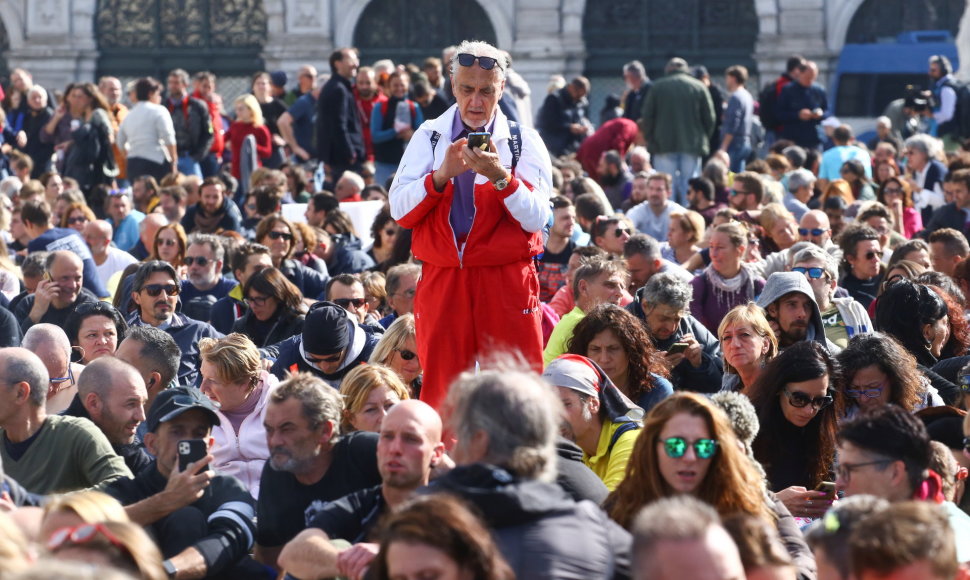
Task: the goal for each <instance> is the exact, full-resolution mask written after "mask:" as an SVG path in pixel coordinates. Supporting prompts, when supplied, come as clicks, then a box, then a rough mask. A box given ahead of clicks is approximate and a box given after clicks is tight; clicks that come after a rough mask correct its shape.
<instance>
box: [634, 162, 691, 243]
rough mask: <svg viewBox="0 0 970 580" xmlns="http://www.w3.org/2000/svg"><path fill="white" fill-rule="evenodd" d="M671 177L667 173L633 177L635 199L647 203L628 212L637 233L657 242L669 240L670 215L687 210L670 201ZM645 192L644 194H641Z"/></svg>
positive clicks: (644, 174) (641, 174)
mask: <svg viewBox="0 0 970 580" xmlns="http://www.w3.org/2000/svg"><path fill="white" fill-rule="evenodd" d="M670 187H671V176H670V175H669V174H667V173H652V174H646V173H638V174H636V175H635V176H634V177H633V190H634V191H635V193H633V194H632V195H634V196H635V197H637V198H639V197H643V198H644V199H646V201H644V202H642V203H640V204H638V205H636V206H634V207H633V208H632V209H630V211H629V212H627V217H629V218H630V221H632V222H633V225H634V226H635V227H636V228H637V231H638V232H640V233H641V234H647V235H648V236H650V237H652V238H653V239H655V240H657V241H664V240H666V239H667V231H668V230H669V229H670V214H672V213H684V212H686V211H687V210H686V209H685V208H684V207H683V206H681V205H679V204H677V203H674V202H673V201H672V200H671V199H670V193H671V192H670ZM639 191H643V192H644V194H642V195H641V194H640V193H639Z"/></svg>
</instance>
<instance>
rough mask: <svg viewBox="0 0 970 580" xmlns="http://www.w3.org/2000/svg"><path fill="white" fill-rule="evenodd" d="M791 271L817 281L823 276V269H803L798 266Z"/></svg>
mask: <svg viewBox="0 0 970 580" xmlns="http://www.w3.org/2000/svg"><path fill="white" fill-rule="evenodd" d="M791 271H792V272H798V273H799V274H804V275H806V276H808V277H809V278H811V279H812V280H818V279H819V278H821V277H823V276H825V268H803V267H801V266H799V267H797V268H792V269H791Z"/></svg>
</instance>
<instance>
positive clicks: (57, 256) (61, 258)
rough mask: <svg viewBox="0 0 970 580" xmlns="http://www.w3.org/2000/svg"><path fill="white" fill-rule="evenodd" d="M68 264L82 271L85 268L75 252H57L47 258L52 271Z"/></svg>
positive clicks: (49, 268) (48, 266) (48, 267)
mask: <svg viewBox="0 0 970 580" xmlns="http://www.w3.org/2000/svg"><path fill="white" fill-rule="evenodd" d="M68 264H69V265H73V266H78V267H80V268H82V269H83V268H84V263H83V262H82V261H81V258H80V257H79V256H78V255H77V254H75V253H74V252H69V251H67V250H55V251H53V252H51V253H50V254H48V256H47V269H48V270H51V269H53V268H55V267H57V266H62V265H68Z"/></svg>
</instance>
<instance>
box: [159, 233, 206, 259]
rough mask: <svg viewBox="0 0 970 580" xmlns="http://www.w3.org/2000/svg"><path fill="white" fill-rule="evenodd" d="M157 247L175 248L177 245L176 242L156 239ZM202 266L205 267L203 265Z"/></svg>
mask: <svg viewBox="0 0 970 580" xmlns="http://www.w3.org/2000/svg"><path fill="white" fill-rule="evenodd" d="M158 245H159V246H177V245H178V242H177V241H175V240H172V239H169V238H159V239H158ZM186 259H188V258H186ZM203 265H205V264H203Z"/></svg>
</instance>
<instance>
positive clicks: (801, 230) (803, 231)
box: [798, 228, 828, 236]
mask: <svg viewBox="0 0 970 580" xmlns="http://www.w3.org/2000/svg"><path fill="white" fill-rule="evenodd" d="M827 231H828V230H823V229H822V228H812V229H808V228H798V235H800V236H807V235H809V234H812V235H813V236H820V235H822V234H824V233H825V232H827Z"/></svg>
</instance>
